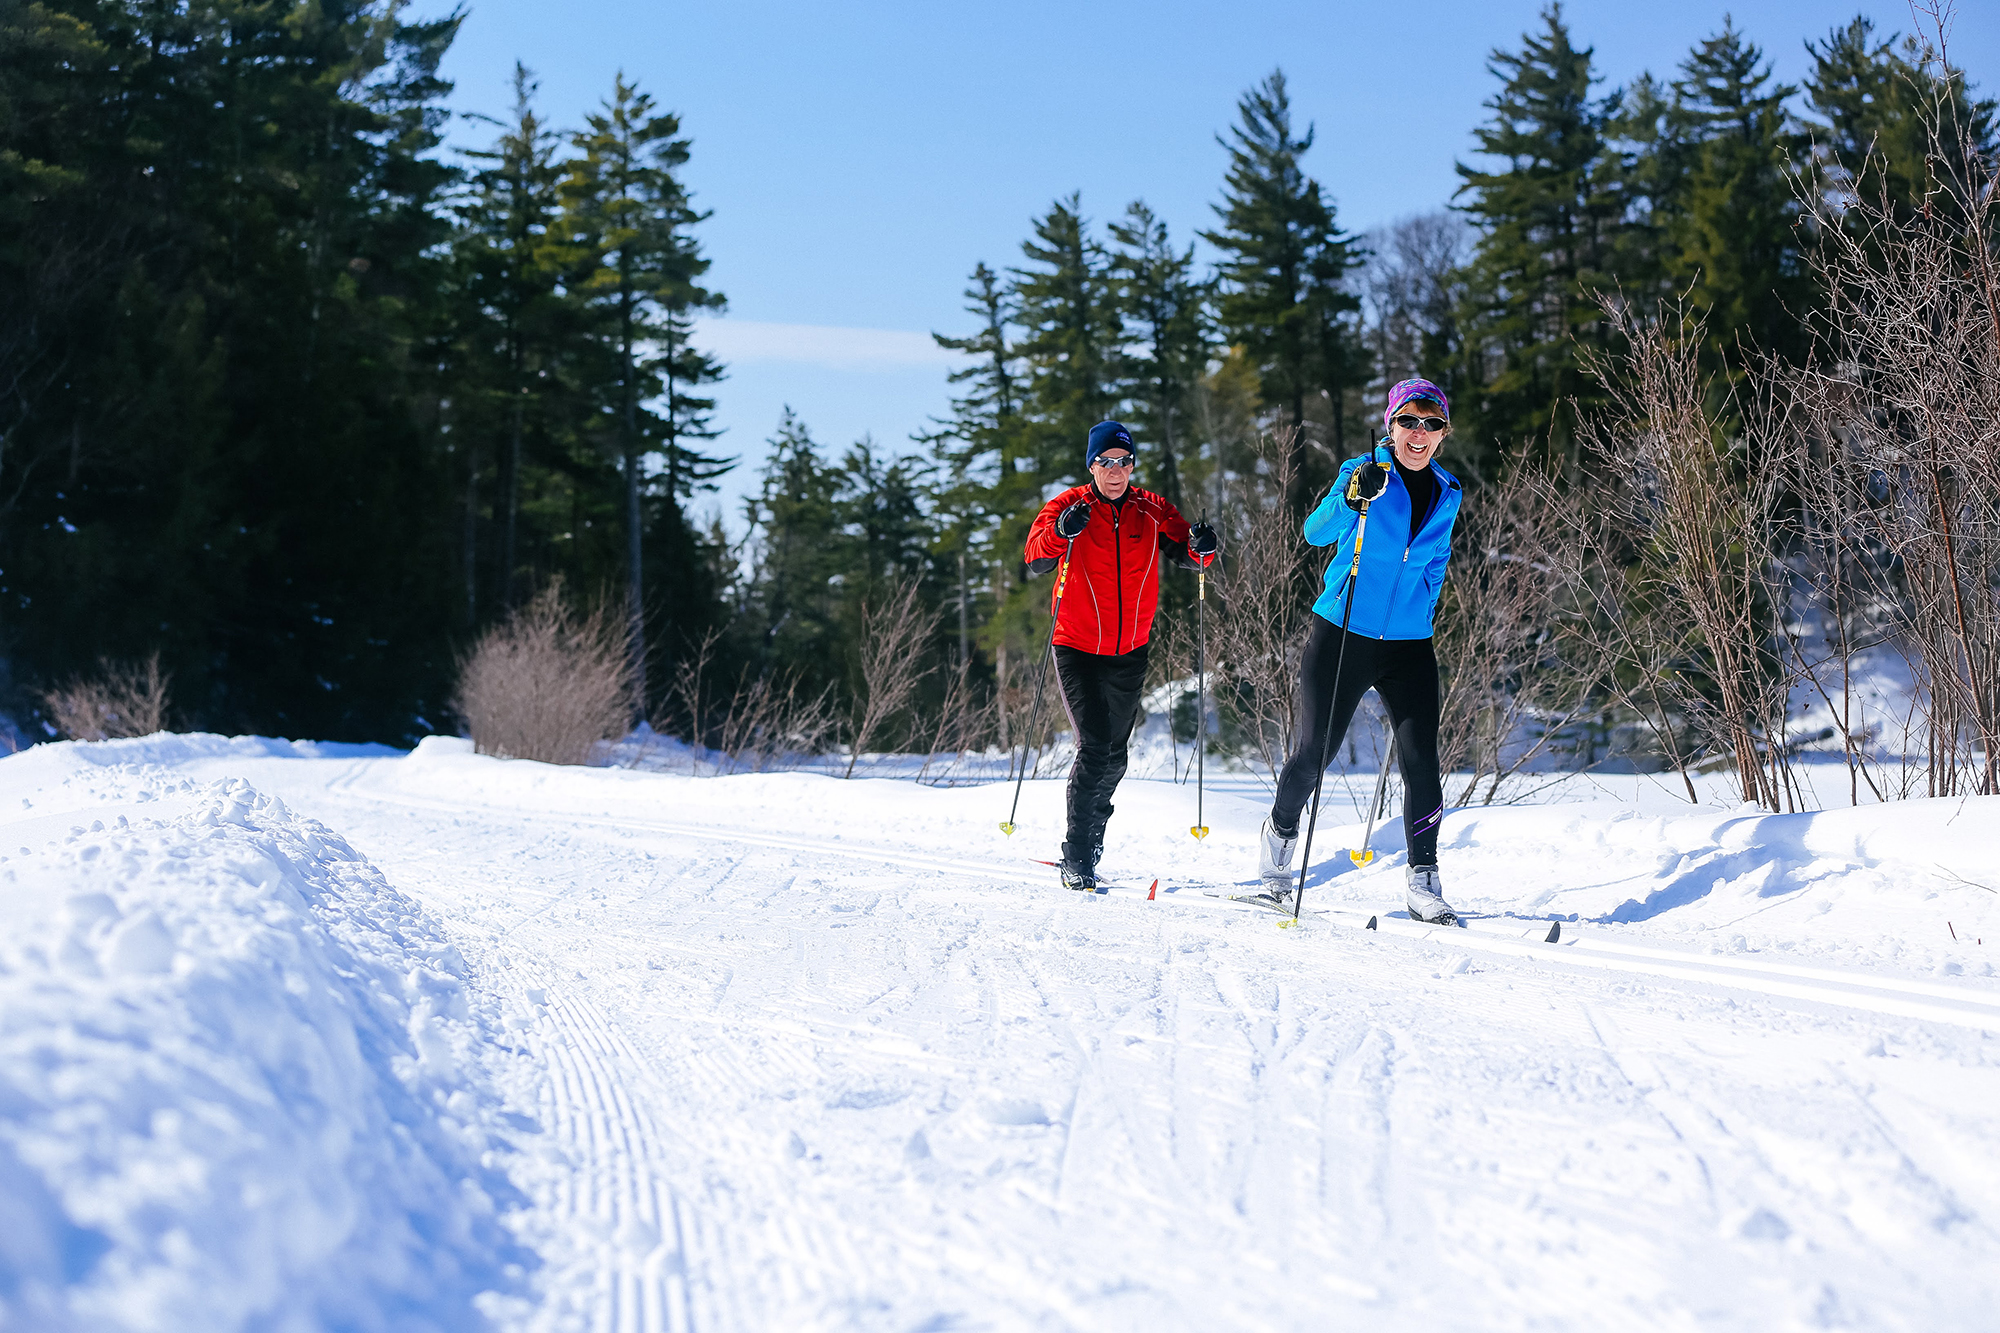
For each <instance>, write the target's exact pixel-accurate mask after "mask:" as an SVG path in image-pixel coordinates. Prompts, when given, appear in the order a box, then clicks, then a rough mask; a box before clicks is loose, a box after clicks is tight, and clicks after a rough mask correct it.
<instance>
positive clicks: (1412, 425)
mask: <svg viewBox="0 0 2000 1333" xmlns="http://www.w3.org/2000/svg"><path fill="white" fill-rule="evenodd" d="M1391 419H1392V420H1393V421H1394V422H1395V423H1396V424H1397V425H1398V426H1401V427H1402V428H1403V429H1404V430H1421V431H1429V432H1430V433H1431V434H1433V435H1435V434H1436V433H1437V432H1439V431H1441V430H1443V429H1444V428H1445V427H1446V426H1449V425H1450V424H1451V423H1450V422H1449V421H1446V420H1445V419H1444V418H1443V417H1413V416H1411V415H1410V414H1409V413H1407V412H1405V413H1404V414H1403V415H1402V416H1399V417H1394V418H1391Z"/></svg>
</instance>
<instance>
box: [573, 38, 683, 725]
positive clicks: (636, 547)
mask: <svg viewBox="0 0 2000 1333" xmlns="http://www.w3.org/2000/svg"><path fill="white" fill-rule="evenodd" d="M586 124H587V125H588V128H587V130H585V131H584V132H583V133H580V134H578V135H576V136H574V140H573V142H574V143H575V146H576V148H577V149H578V152H579V156H578V157H577V158H576V159H575V160H574V161H573V162H572V163H571V164H570V168H569V172H568V176H567V178H566V180H565V181H564V183H563V196H564V198H563V203H564V210H565V217H564V220H563V222H564V229H565V231H566V232H567V234H568V235H569V236H570V237H571V238H572V239H573V242H574V243H575V244H577V245H578V246H579V247H580V248H581V250H582V252H583V253H582V256H581V258H582V263H581V264H580V265H579V266H578V268H577V270H576V272H575V273H574V275H573V277H572V280H571V281H572V285H573V286H574V288H575V289H576V290H577V292H578V293H579V295H580V296H581V297H582V298H583V299H584V300H585V301H586V302H589V303H590V304H591V305H592V307H593V308H594V310H595V313H596V315H597V320H596V330H595V331H596V332H597V333H598V336H599V338H600V339H601V340H602V342H603V343H604V345H605V347H606V350H608V351H609V352H610V353H611V354H612V357H613V361H614V368H615V375H616V377H615V380H613V381H611V382H609V383H607V384H606V385H605V386H604V387H606V388H609V389H611V390H612V392H611V393H610V394H608V395H607V394H599V395H598V397H599V406H600V410H601V411H604V412H606V413H607V414H608V415H610V416H611V418H612V423H613V424H612V431H613V433H614V434H615V438H616V441H617V448H616V454H617V458H618V463H619V469H620V472H621V474H622V477H623V480H624V501H625V502H624V522H625V534H626V571H625V573H626V617H627V622H628V624H627V629H628V635H629V639H630V643H631V652H632V657H633V676H634V683H635V690H636V698H635V705H636V707H637V709H638V710H639V711H640V712H641V713H642V714H643V712H644V710H645V703H646V697H647V694H646V648H645V645H646V617H645V596H644V580H645V561H644V531H645V508H646V506H645V503H644V497H645V491H646V488H647V483H646V478H645V476H644V459H645V455H646V454H647V453H649V452H652V451H653V450H654V449H655V448H658V447H662V446H665V447H668V448H672V447H674V446H675V445H677V443H678V439H677V436H678V434H679V432H678V430H676V429H675V427H676V425H677V424H678V423H676V422H674V421H673V420H672V418H671V416H670V417H668V418H667V419H662V418H660V417H659V416H657V415H656V414H655V413H654V412H653V411H652V410H651V409H650V408H649V407H648V406H647V403H648V401H649V400H651V399H653V398H655V397H657V395H658V394H659V393H660V392H661V391H662V389H663V388H665V387H666V386H665V382H664V381H665V378H666V376H665V375H664V374H663V372H666V371H669V370H679V371H680V373H681V374H684V375H685V374H691V373H701V370H705V371H706V372H707V374H708V376H709V377H710V378H714V377H716V376H717V375H719V371H717V370H716V369H715V368H713V367H712V366H703V367H701V368H700V370H691V369H690V368H689V366H688V365H687V364H686V361H685V355H686V353H685V341H684V340H683V342H682V349H683V364H682V365H680V366H678V367H676V366H674V364H673V362H672V359H671V357H672V350H671V347H670V348H669V352H668V355H667V356H657V355H651V356H649V355H648V348H649V347H651V346H655V345H657V344H659V343H660V342H661V341H662V340H663V338H664V335H666V334H667V333H669V332H670V331H669V330H668V329H667V328H666V323H667V320H668V319H670V318H672V317H674V316H684V314H685V312H686V311H687V310H688V309H690V308H694V307H707V308H715V307H719V306H720V305H721V303H722V302H721V298H720V297H719V296H717V295H715V294H713V293H711V292H708V291H706V290H705V289H703V288H702V287H700V286H699V285H697V282H696V279H698V278H699V277H700V276H701V275H702V274H703V273H704V272H705V271H706V269H707V267H708V261H707V260H705V259H703V258H702V256H701V253H700V249H699V247H698V246H697V245H696V243H695V241H694V239H693V237H692V236H691V235H690V229H691V228H692V227H693V226H694V225H695V224H696V223H698V222H700V221H701V220H702V219H703V218H704V217H705V216H706V215H705V214H699V213H697V212H696V211H695V210H694V208H693V207H692V206H691V204H690V203H689V199H688V195H687V191H686V190H685V188H684V187H683V186H682V184H681V180H680V176H679V172H680V169H681V168H682V167H684V166H686V164H687V161H688V156H689V143H688V140H686V139H684V138H681V137H679V135H680V120H679V118H678V117H676V116H673V115H670V114H664V113H659V112H657V110H656V104H655V103H654V101H653V99H652V97H651V96H650V95H648V94H646V93H643V92H641V91H639V89H638V88H637V86H636V85H634V84H631V83H628V82H627V81H626V80H625V77H624V75H623V74H622V73H621V74H620V75H619V76H618V77H617V79H616V81H615V82H614V84H613V88H612V94H611V96H610V98H608V99H607V100H606V101H605V102H604V104H603V106H602V108H601V110H600V111H598V112H597V113H595V114H593V115H591V116H589V117H587V118H586ZM697 355H698V354H697ZM670 410H671V409H670ZM703 461H704V462H710V461H711V460H703ZM683 466H685V465H683ZM707 475H711V476H712V475H714V472H713V471H712V470H711V471H710V472H708V473H707ZM667 493H668V498H669V500H670V501H674V502H675V503H670V504H669V505H668V506H667V508H666V515H665V516H666V517H667V519H668V520H669V521H670V522H684V521H685V520H683V519H681V518H680V515H679V510H678V504H677V500H678V497H677V496H676V495H675V494H674V482H673V481H672V480H670V481H669V482H668V485H667Z"/></svg>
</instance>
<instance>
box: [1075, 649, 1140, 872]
mask: <svg viewBox="0 0 2000 1333" xmlns="http://www.w3.org/2000/svg"><path fill="white" fill-rule="evenodd" d="M1149 647H1150V645H1148V644H1143V643H1142V644H1140V645H1139V646H1138V647H1137V648H1134V649H1133V650H1132V651H1131V652H1129V653H1123V654H1120V655H1118V656H1115V657H1114V656H1112V655H1110V654H1108V653H1086V652H1085V651H1083V649H1081V648H1072V647H1070V646H1069V645H1068V644H1066V643H1059V644H1057V645H1056V650H1055V651H1056V680H1057V681H1058V682H1059V683H1060V684H1061V686H1062V699H1063V711H1064V712H1066V713H1068V714H1069V726H1070V733H1071V734H1072V735H1074V736H1075V737H1076V766H1075V767H1073V768H1071V769H1070V771H1069V829H1068V840H1067V842H1066V843H1065V845H1064V848H1063V851H1064V854H1065V855H1066V856H1067V857H1069V858H1070V859H1071V860H1074V861H1079V862H1081V863H1083V864H1085V865H1093V866H1094V865H1095V864H1096V862H1097V855H1096V848H1097V845H1098V844H1099V843H1101V842H1103V841H1104V825H1105V822H1106V821H1108V820H1109V819H1110V818H1111V809H1112V806H1111V793H1112V792H1114V791H1116V790H1117V789H1118V783H1119V781H1120V780H1121V779H1123V778H1124V776H1125V747H1126V745H1127V743H1128V742H1130V741H1131V739H1132V728H1133V725H1134V724H1135V723H1137V722H1138V720H1139V695H1140V694H1141V693H1142V692H1143V691H1144V689H1145V686H1146V653H1147V649H1148V648H1149Z"/></svg>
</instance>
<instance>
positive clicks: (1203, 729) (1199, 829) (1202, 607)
mask: <svg viewBox="0 0 2000 1333" xmlns="http://www.w3.org/2000/svg"><path fill="white" fill-rule="evenodd" d="M1201 521H1202V522H1204V523H1206V522H1208V515H1206V514H1203V515H1202V516H1201ZM1194 578H1195V597H1194V605H1195V612H1194V614H1195V625H1196V629H1195V640H1194V644H1195V647H1194V700H1195V704H1194V827H1193V828H1191V829H1189V830H1188V832H1189V833H1192V834H1194V836H1195V841H1197V842H1199V841H1200V840H1201V839H1203V838H1206V837H1207V836H1208V825H1207V824H1204V823H1203V822H1202V807H1201V798H1202V790H1201V786H1202V778H1203V777H1204V776H1205V774H1206V767H1205V765H1204V764H1203V763H1202V752H1203V751H1204V750H1206V749H1207V748H1208V747H1207V745H1206V744H1205V742H1206V741H1207V739H1208V737H1207V735H1206V733H1207V731H1208V674H1207V673H1208V566H1207V565H1203V566H1202V567H1201V569H1200V570H1198V571H1197V572H1196V573H1195V576H1194ZM1168 730H1169V731H1172V728H1171V727H1169V728H1168Z"/></svg>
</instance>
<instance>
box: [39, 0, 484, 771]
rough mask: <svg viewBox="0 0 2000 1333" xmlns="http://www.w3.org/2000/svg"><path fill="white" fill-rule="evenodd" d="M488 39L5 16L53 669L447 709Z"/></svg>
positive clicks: (410, 720) (408, 727)
mask: <svg viewBox="0 0 2000 1333" xmlns="http://www.w3.org/2000/svg"><path fill="white" fill-rule="evenodd" d="M456 26H457V19H456V17H450V18H447V19H444V20H439V21H436V22H432V23H412V22H405V21H404V20H403V19H402V17H401V16H400V15H399V14H398V13H397V12H395V11H393V10H385V9H383V8H382V7H381V6H379V5H372V4H364V3H358V2H357V0H334V2H333V3H328V4H324V5H319V6H312V7H304V8H301V7H297V6H274V7H262V8H260V7H255V6H250V7H244V6H240V5H234V4H223V3H219V0H190V2H189V3H185V4H176V5H171V6H143V5H108V4H69V3H54V4H47V5H29V6H21V5H14V6H9V7H7V8H6V10H5V12H4V13H0V104H4V105H5V107H6V110H5V113H4V114H0V164H4V165H0V308H3V309H4V310H5V312H6V313H5V317H4V319H0V436H4V438H5V442H6V448H5V450H4V451H0V518H4V522H0V570H4V571H5V572H4V575H0V589H4V592H5V595H6V600H7V605H8V616H7V623H6V626H5V634H6V640H5V655H6V657H7V659H8V662H9V665H10V667H11V669H12V675H13V676H14V679H15V680H16V681H17V682H18V684H19V686H26V687H27V688H28V689H29V690H32V689H34V688H35V687H37V686H40V685H43V684H50V683H54V682H56V681H59V680H61V679H63V678H64V677H66V676H67V675H68V674H69V673H71V672H72V671H77V670H90V669H92V668H93V666H94V662H95V659H96V658H97V657H98V656H99V655H110V656H113V657H125V658H130V657H143V656H145V655H146V654H147V653H149V652H150V651H152V650H153V649H155V648H157V649H160V650H161V652H162V654H163V658H164V662H165V665H166V666H167V668H168V669H170V670H171V671H172V672H173V673H174V676H175V680H176V686H177V691H176V693H177V697H178V699H179V701H180V702H181V704H182V706H183V708H184V710H185V711H183V712H182V713H181V715H180V716H179V717H177V718H176V721H177V722H190V723H193V724H195V725H202V726H207V727H211V728H214V729H219V730H251V729H255V730H262V731H283V732H289V733H291V734H306V733H310V734H317V735H322V736H327V737H330V738H340V737H348V736H352V737H355V738H357V739H358V738H362V737H369V736H372V737H374V738H379V739H402V738H404V737H405V736H407V735H408V734H410V732H411V731H413V730H415V729H416V727H417V725H418V724H417V722H416V719H417V717H418V716H419V715H420V714H421V713H423V712H424V711H426V710H427V709H429V708H430V707H431V706H432V703H434V702H435V701H437V700H438V699H439V698H440V697H441V695H442V694H443V693H444V686H443V681H444V678H445V677H446V675H447V673H448V665H449V652H448V651H447V646H446V644H445V643H444V640H443V630H444V627H445V626H446V625H447V624H448V623H449V615H448V609H447V604H446V603H445V602H443V601H442V600H441V598H442V595H443V592H444V589H445V586H446V585H445V584H444V583H443V582H442V581H441V580H439V579H438V578H435V577H433V575H432V573H431V571H433V570H439V569H445V570H448V569H449V568H450V561H449V558H448V552H447V551H446V550H444V549H441V548H440V546H439V545H438V539H439V537H440V536H441V535H442V534H441V533H440V532H439V530H438V528H437V525H436V523H435V516H436V514H437V512H438V509H439V506H440V503H441V499H442V496H441V490H440V482H441V480H442V476H443V473H442V466H441V459H440V451H439V449H438V441H437V437H436V433H435V430H434V428H433V424H432V422H431V420H430V419H429V417H428V415H427V414H426V412H425V410H424V408H425V402H424V400H425V399H426V397H427V396H428V395H429V394H430V393H431V391H432V387H433V386H432V385H431V383H430V382H429V377H428V373H427V372H426V371H425V370H424V369H423V368H422V367H421V366H420V365H419V364H417V362H416V359H415V358H413V356H412V353H413V350H414V349H416V348H418V347H420V346H422V345H423V340H424V338H425V337H426V335H427V323H428V321H429V320H430V318H431V313H432V311H431V307H432V305H433V302H434V297H433V295H432V293H433V292H434V291H435V289H436V287H437V285H438V283H439V281H440V274H441V271H442V268H443V265H442V264H441V263H440V262H439V259H438V255H439V253H440V251H441V250H442V245H441V242H442V241H443V240H444V238H445V235H446V232H447V228H446V227H445V225H444V224H443V221H442V219H441V217H440V211H441V210H440V206H439V205H440V200H439V192H440V190H441V189H442V188H443V187H444V185H445V184H446V183H447V182H448V181H449V179H450V177H451V174H452V173H451V171H450V169H449V168H448V167H446V166H444V165H443V164H441V163H440V162H438V161H437V159H436V147H437V143H438V130H439V128H440V126H441V125H442V124H443V121H444V118H445V115H446V112H445V109H444V108H443V107H442V106H441V105H440V100H441V98H442V96H443V94H444V92H445V91H448V88H447V86H446V85H445V84H444V83H443V82H442V81H440V80H439V79H438V77H437V67H438V61H439V59H440V58H441V56H442V54H443V52H444V50H445V48H446V46H447V45H448V44H449V42H450V40H451V35H452V33H453V32H454V31H455V29H456ZM52 367H60V372H59V375H58V376H57V377H56V378H54V379H51V378H49V376H48V374H47V372H48V371H49V370H50V368H52ZM52 390H53V391H52ZM426 700H429V701H431V702H429V703H427V702H425V701H426ZM24 702H25V701H23V700H22V699H21V698H20V697H19V696H16V697H15V698H13V699H11V700H9V706H10V707H12V708H16V709H19V710H20V712H19V713H17V716H25V715H28V707H31V705H29V706H27V707H24V706H23V705H24Z"/></svg>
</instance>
